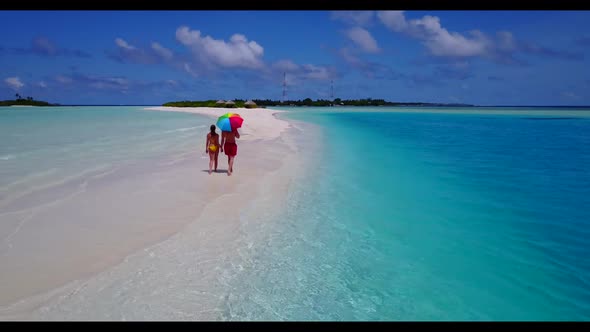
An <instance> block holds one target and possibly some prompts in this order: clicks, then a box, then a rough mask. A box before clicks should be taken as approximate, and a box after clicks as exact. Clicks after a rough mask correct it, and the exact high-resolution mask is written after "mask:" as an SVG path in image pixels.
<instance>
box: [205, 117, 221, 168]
mask: <svg viewBox="0 0 590 332" xmlns="http://www.w3.org/2000/svg"><path fill="white" fill-rule="evenodd" d="M210 129H211V132H210V133H208V134H207V141H206V142H205V153H209V174H211V171H212V169H213V164H215V172H217V157H218V156H219V135H218V134H217V133H216V132H215V125H211V128H210Z"/></svg>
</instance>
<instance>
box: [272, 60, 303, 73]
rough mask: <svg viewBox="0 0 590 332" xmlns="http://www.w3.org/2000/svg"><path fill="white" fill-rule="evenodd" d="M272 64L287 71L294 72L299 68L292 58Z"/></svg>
mask: <svg viewBox="0 0 590 332" xmlns="http://www.w3.org/2000/svg"><path fill="white" fill-rule="evenodd" d="M272 66H273V68H276V69H278V70H281V71H286V72H294V71H298V70H299V65H298V64H296V63H294V62H293V61H291V60H279V61H277V62H275V63H273V65H272Z"/></svg>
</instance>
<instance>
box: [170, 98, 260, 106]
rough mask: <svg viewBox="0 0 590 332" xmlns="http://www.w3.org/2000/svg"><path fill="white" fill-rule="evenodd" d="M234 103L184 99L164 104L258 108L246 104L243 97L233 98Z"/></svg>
mask: <svg viewBox="0 0 590 332" xmlns="http://www.w3.org/2000/svg"><path fill="white" fill-rule="evenodd" d="M232 102H233V104H227V103H218V102H217V100H204V101H199V100H193V101H190V100H184V101H173V102H169V103H165V104H164V105H162V106H169V107H219V108H238V107H246V108H256V107H257V106H256V105H244V104H245V103H246V101H245V100H242V99H234V100H232Z"/></svg>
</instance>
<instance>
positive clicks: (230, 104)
mask: <svg viewBox="0 0 590 332" xmlns="http://www.w3.org/2000/svg"><path fill="white" fill-rule="evenodd" d="M162 106H169V107H221V108H237V107H245V108H256V107H267V106H295V107H331V106H332V107H334V106H335V107H337V106H402V107H403V106H418V107H451V106H452V107H473V106H475V105H470V104H457V103H454V104H443V103H421V102H412V103H406V102H391V101H386V100H384V99H371V98H367V99H340V98H336V99H334V100H325V99H317V100H312V99H311V98H306V99H303V100H285V101H279V100H270V99H265V100H262V99H253V100H249V101H244V100H242V99H234V100H230V101H224V100H203V101H189V100H185V101H173V102H168V103H165V104H163V105H162Z"/></svg>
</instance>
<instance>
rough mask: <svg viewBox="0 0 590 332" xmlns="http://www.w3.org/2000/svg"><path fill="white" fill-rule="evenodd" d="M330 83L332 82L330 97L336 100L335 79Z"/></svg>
mask: <svg viewBox="0 0 590 332" xmlns="http://www.w3.org/2000/svg"><path fill="white" fill-rule="evenodd" d="M330 84H331V90H332V91H331V93H330V98H331V100H334V80H331V81H330Z"/></svg>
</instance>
